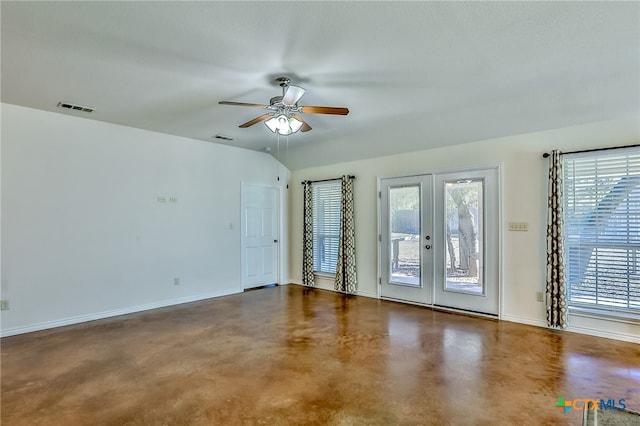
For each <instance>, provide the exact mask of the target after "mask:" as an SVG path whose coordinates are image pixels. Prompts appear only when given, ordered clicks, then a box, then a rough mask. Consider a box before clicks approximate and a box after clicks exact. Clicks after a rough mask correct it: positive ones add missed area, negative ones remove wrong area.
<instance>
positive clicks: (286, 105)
mask: <svg viewBox="0 0 640 426" xmlns="http://www.w3.org/2000/svg"><path fill="white" fill-rule="evenodd" d="M275 82H276V83H277V84H278V85H279V86H280V87H282V96H274V97H273V98H271V100H270V101H269V105H263V104H250V103H245V102H231V101H220V102H218V103H219V104H221V105H237V106H248V107H256V108H264V109H267V110H269V112H267V113H266V114H262V115H261V116H259V117H256V118H254V119H253V120H249V121H247V122H246V123H244V124H241V125H240V126H239V127H242V128H246V127H250V126H253V125H254V124H256V123H260V122H261V121H264V122H265V124H266V126H267V127H268V128H269V129H270V130H271V131H272V132H274V133H279V134H281V135H290V134H291V133H295V132H297V131H298V130H300V131H302V132H308V131H309V130H311V126H309V124H308V123H307V122H306V121H304V120H303V119H302V117H300V115H299V114H301V113H302V114H334V115H347V114H349V109H348V108H344V107H329V106H299V105H298V101H299V100H300V98H302V95H304V92H305V89H303V88H302V87H299V86H291V85H289V83H290V80H289V79H288V78H286V77H278V78H277V79H276V80H275Z"/></svg>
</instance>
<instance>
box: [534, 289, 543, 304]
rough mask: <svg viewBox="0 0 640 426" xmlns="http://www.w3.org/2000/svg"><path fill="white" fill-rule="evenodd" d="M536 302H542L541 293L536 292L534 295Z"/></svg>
mask: <svg viewBox="0 0 640 426" xmlns="http://www.w3.org/2000/svg"><path fill="white" fill-rule="evenodd" d="M536 300H537V301H538V302H544V298H543V295H542V292H541V291H539V292H537V293H536Z"/></svg>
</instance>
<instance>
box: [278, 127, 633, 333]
mask: <svg viewBox="0 0 640 426" xmlns="http://www.w3.org/2000/svg"><path fill="white" fill-rule="evenodd" d="M639 123H640V121H639V117H638V116H631V117H625V118H621V119H618V120H613V121H607V122H601V123H593V124H588V125H583V126H578V127H571V128H564V129H557V130H549V131H545V132H539V133H533V134H527V135H519V136H512V137H506V138H500V139H492V140H485V141H479V142H474V143H470V144H464V145H457V146H452V147H446V148H436V149H430V150H425V151H418V152H413V153H408V154H400V155H394V156H386V157H380V158H374V159H369V160H363V161H353V162H347V163H340V164H334V165H330V166H323V167H314V168H308V169H303V170H297V171H294V172H293V173H292V176H291V181H292V187H293V191H291V192H290V200H291V204H290V217H291V222H290V228H289V235H290V238H291V240H290V247H291V252H290V262H289V264H290V268H291V269H290V277H291V279H292V282H296V283H300V282H301V266H300V265H302V260H301V253H302V248H301V244H302V236H301V230H302V189H301V185H300V182H301V181H302V180H306V179H311V180H314V179H325V178H332V177H337V176H340V175H343V174H354V175H356V181H355V191H356V193H355V202H356V206H355V207H356V221H357V222H356V250H357V251H356V255H357V262H358V269H357V273H358V286H359V293H360V294H362V295H366V296H373V297H376V296H377V290H378V288H377V282H378V279H377V247H378V242H377V234H378V231H377V204H376V191H377V187H376V185H377V178H379V177H393V176H402V175H405V174H409V173H428V172H434V171H444V170H448V169H455V170H457V169H460V168H464V167H474V166H483V165H489V164H498V163H499V164H502V167H503V168H502V179H503V184H502V187H503V197H502V205H503V209H502V213H503V228H502V229H503V230H502V234H503V246H502V252H503V257H502V268H503V274H502V282H503V292H502V298H503V303H502V310H501V317H502V318H503V319H505V320H510V321H516V322H522V323H526V324H532V325H539V326H544V325H545V324H546V322H545V307H544V304H543V303H541V302H537V301H536V293H537V292H539V291H544V286H545V234H546V210H545V207H546V192H547V187H546V185H547V184H546V180H547V167H548V163H547V160H545V159H543V158H542V153H544V152H545V151H549V150H551V149H554V148H558V149H561V150H565V151H570V150H578V149H587V148H596V147H597V148H599V147H605V146H621V145H630V144H637V143H638V142H639V141H640V125H639ZM398 137H401V136H398ZM425 138H428V135H426V136H425ZM371 143H372V144H376V143H389V144H393V141H392V140H384V141H381V140H372V141H371ZM508 222H528V223H529V231H528V232H509V231H507V229H506V224H507V223H508ZM317 285H319V287H321V288H332V283H331V282H330V281H328V280H318V282H317ZM571 323H572V328H570V329H571V330H575V331H580V332H583V333H590V334H596V335H601V336H605V337H614V338H619V339H623V340H629V341H635V342H639V343H640V325H638V324H635V325H633V324H628V323H609V322H603V321H599V320H588V321H586V320H584V319H582V318H576V317H571Z"/></svg>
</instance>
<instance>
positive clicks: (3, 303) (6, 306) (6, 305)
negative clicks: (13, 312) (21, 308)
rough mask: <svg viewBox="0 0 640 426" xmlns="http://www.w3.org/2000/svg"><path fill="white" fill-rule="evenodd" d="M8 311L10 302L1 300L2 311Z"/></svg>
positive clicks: (0, 309)
mask: <svg viewBox="0 0 640 426" xmlns="http://www.w3.org/2000/svg"><path fill="white" fill-rule="evenodd" d="M8 310H9V301H8V300H0V311H8Z"/></svg>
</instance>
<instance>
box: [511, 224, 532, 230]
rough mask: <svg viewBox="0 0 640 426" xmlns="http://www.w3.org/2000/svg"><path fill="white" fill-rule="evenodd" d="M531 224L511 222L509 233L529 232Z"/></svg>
mask: <svg viewBox="0 0 640 426" xmlns="http://www.w3.org/2000/svg"><path fill="white" fill-rule="evenodd" d="M528 230H529V224H528V223H527V222H509V231H528Z"/></svg>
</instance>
